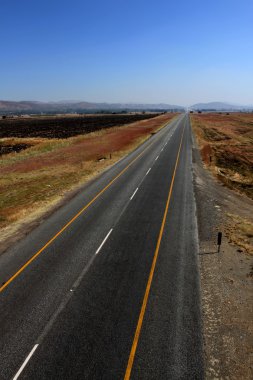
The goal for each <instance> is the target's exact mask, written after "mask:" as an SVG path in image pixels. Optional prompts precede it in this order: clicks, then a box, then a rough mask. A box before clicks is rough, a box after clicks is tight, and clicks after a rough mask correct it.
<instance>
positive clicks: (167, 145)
mask: <svg viewBox="0 0 253 380" xmlns="http://www.w3.org/2000/svg"><path fill="white" fill-rule="evenodd" d="M191 147H192V139H191V129H190V123H189V116H188V115H187V114H183V115H180V116H179V118H178V119H176V120H174V121H172V122H171V123H169V124H168V125H167V126H166V127H164V128H163V129H162V130H161V131H160V132H159V133H157V134H155V135H154V136H152V137H151V138H150V139H149V140H148V141H147V142H145V143H144V144H143V145H141V146H140V147H139V148H138V149H136V150H135V151H134V152H133V153H131V154H130V155H128V156H127V157H125V158H124V159H122V160H121V161H120V162H119V163H117V164H116V165H114V166H113V167H112V168H110V169H109V170H107V171H106V172H105V173H104V174H103V175H101V176H100V177H99V178H98V179H96V180H94V181H93V182H91V183H89V184H88V185H87V186H85V187H84V188H83V190H82V191H81V192H80V193H79V194H78V195H77V196H76V197H75V198H73V199H72V200H71V201H70V202H68V204H66V205H65V206H64V207H62V208H60V209H59V210H58V211H57V212H56V213H54V214H53V215H52V216H51V217H50V218H49V219H47V220H46V221H44V222H43V223H42V224H41V225H40V226H39V227H38V228H37V229H35V230H34V231H33V232H32V233H31V234H29V235H28V236H27V237H26V238H25V239H23V240H22V241H20V242H19V243H18V244H16V245H15V246H14V247H12V248H11V249H10V250H8V251H6V252H5V253H4V254H3V255H2V256H1V257H0V284H2V285H0V286H1V288H0V290H1V293H0V302H1V310H0V379H1V380H5V379H15V380H16V379H17V378H19V379H54V380H56V379H113V380H115V379H125V380H127V379H130V378H131V379H142V380H143V379H203V358H202V335H201V313H200V295H199V274H198V257H197V252H198V237H197V224H196V211H195V201H194V194H193V186H192V171H191V164H192V161H191V160H192V158H191Z"/></svg>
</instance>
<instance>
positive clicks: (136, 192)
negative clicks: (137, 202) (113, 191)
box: [130, 187, 139, 200]
mask: <svg viewBox="0 0 253 380" xmlns="http://www.w3.org/2000/svg"><path fill="white" fill-rule="evenodd" d="M138 190H139V187H137V189H135V191H134V193H133V195H132V196H131V197H130V200H132V199H133V197H134V196H135V194H136V193H137V191H138Z"/></svg>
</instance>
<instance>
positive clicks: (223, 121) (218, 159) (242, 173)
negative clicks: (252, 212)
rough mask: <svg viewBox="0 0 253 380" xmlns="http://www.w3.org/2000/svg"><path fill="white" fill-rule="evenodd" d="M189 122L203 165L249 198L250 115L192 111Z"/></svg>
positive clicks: (252, 193) (252, 184)
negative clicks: (193, 112) (194, 112)
mask: <svg viewBox="0 0 253 380" xmlns="http://www.w3.org/2000/svg"><path fill="white" fill-rule="evenodd" d="M191 121H192V126H193V130H194V132H195V135H196V137H197V141H198V144H199V147H200V150H201V155H202V159H203V161H204V163H205V164H206V166H207V167H208V168H209V169H210V170H211V171H212V172H213V173H214V174H215V175H216V176H217V177H218V178H219V179H220V180H221V181H222V182H223V183H224V184H226V185H227V186H228V187H230V188H232V189H234V190H237V191H240V192H241V193H244V194H246V195H247V196H248V197H250V198H251V199H253V170H252V167H253V114H252V113H232V114H217V113H206V114H194V115H191Z"/></svg>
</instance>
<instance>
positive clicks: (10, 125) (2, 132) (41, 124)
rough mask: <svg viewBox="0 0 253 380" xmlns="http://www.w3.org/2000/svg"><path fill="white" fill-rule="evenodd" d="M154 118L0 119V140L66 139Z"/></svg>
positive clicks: (107, 116) (121, 116)
mask: <svg viewBox="0 0 253 380" xmlns="http://www.w3.org/2000/svg"><path fill="white" fill-rule="evenodd" d="M155 116H157V114H122V115H121V114H115V115H112V114H110V115H85V116H84V115H72V116H70V115H69V116H66V115H61V116H39V117H29V118H7V119H0V138H2V137H43V138H44V137H45V138H57V139H62V138H68V137H72V136H77V135H83V134H86V133H90V132H96V131H98V130H99V129H105V128H112V127H115V126H119V125H125V124H129V123H133V122H135V121H139V120H146V119H150V118H153V117H155Z"/></svg>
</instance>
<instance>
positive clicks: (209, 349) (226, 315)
mask: <svg viewBox="0 0 253 380" xmlns="http://www.w3.org/2000/svg"><path fill="white" fill-rule="evenodd" d="M193 174H194V190H195V197H196V203H197V218H198V232H199V261H200V274H201V292H202V310H203V335H204V355H205V378H206V379H244V380H247V379H252V378H253V364H252V358H253V356H252V343H253V324H252V290H253V283H252V280H253V271H252V268H253V259H252V255H250V253H249V252H247V251H246V250H244V249H242V247H241V246H238V245H236V244H235V242H233V240H231V229H232V230H233V229H234V228H237V227H236V225H235V224H234V219H231V215H233V216H239V217H240V218H242V219H243V220H244V219H246V220H248V221H250V222H251V223H253V215H252V210H253V201H252V200H250V199H249V198H247V197H246V196H243V195H239V194H237V193H235V192H234V191H232V190H230V189H228V188H227V187H225V186H224V185H222V184H221V183H220V182H219V181H218V180H217V179H215V177H214V176H213V175H212V174H211V172H209V171H207V170H206V169H205V168H204V166H203V163H202V160H201V158H200V153H199V149H198V146H197V144H196V141H195V137H194V136H193ZM218 231H221V232H223V240H222V246H221V252H220V253H217V245H216V242H217V233H218Z"/></svg>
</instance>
